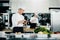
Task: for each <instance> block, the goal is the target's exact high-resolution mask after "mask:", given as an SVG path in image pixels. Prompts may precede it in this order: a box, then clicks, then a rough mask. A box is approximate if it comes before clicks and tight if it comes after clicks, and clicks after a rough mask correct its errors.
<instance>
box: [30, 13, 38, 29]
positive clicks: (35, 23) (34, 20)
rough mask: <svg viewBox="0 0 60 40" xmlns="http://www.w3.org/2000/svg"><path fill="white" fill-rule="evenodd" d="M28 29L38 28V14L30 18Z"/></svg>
mask: <svg viewBox="0 0 60 40" xmlns="http://www.w3.org/2000/svg"><path fill="white" fill-rule="evenodd" d="M30 23H31V25H30V28H36V27H37V26H39V21H38V14H35V13H34V15H33V17H31V19H30Z"/></svg>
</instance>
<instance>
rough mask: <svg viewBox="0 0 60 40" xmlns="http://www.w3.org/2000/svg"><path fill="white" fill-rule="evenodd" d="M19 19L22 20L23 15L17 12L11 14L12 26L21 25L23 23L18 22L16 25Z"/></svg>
mask: <svg viewBox="0 0 60 40" xmlns="http://www.w3.org/2000/svg"><path fill="white" fill-rule="evenodd" d="M20 20H24V16H23V15H20V14H19V13H16V14H13V16H12V26H13V27H16V26H18V27H23V23H20V24H18V25H17V23H18V21H20Z"/></svg>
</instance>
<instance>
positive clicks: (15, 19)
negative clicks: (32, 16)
mask: <svg viewBox="0 0 60 40" xmlns="http://www.w3.org/2000/svg"><path fill="white" fill-rule="evenodd" d="M23 13H24V9H23V8H19V9H18V12H17V13H16V14H13V16H12V25H13V32H14V33H15V32H23V27H24V22H25V21H26V20H25V19H24V16H23V15H22V14H23Z"/></svg>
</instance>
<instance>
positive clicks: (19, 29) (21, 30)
mask: <svg viewBox="0 0 60 40" xmlns="http://www.w3.org/2000/svg"><path fill="white" fill-rule="evenodd" d="M15 32H21V33H23V27H14V28H13V33H15Z"/></svg>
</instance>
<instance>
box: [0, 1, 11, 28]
mask: <svg viewBox="0 0 60 40" xmlns="http://www.w3.org/2000/svg"><path fill="white" fill-rule="evenodd" d="M9 7H10V6H9V0H0V13H2V14H3V23H4V27H8V26H9V13H8V11H7V10H9Z"/></svg>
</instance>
